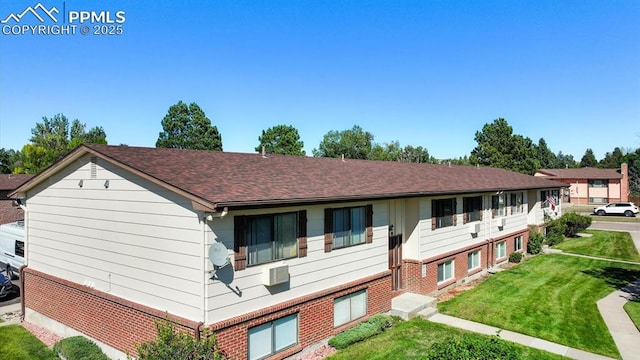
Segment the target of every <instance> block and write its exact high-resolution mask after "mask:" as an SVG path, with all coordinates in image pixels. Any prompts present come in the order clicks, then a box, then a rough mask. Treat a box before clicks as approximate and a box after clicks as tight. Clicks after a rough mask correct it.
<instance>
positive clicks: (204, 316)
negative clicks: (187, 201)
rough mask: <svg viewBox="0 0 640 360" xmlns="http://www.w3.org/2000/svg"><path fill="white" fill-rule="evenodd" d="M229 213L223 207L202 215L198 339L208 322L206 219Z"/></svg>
mask: <svg viewBox="0 0 640 360" xmlns="http://www.w3.org/2000/svg"><path fill="white" fill-rule="evenodd" d="M228 213H229V210H228V209H227V208H226V207H225V208H224V209H222V212H221V213H217V214H207V213H204V216H203V217H202V251H201V252H200V264H201V271H202V272H201V274H202V275H201V281H202V321H201V322H199V323H198V326H196V329H195V332H196V333H195V338H196V340H200V331H201V329H202V327H203V326H204V324H207V323H208V319H207V318H208V317H209V315H208V312H207V299H208V298H209V286H208V284H207V279H208V276H207V274H208V273H207V260H206V259H205V254H206V253H207V221H213V219H222V218H224V217H225V216H226V215H227V214H228Z"/></svg>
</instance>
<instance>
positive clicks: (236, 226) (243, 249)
mask: <svg viewBox="0 0 640 360" xmlns="http://www.w3.org/2000/svg"><path fill="white" fill-rule="evenodd" d="M245 218H246V217H245V216H235V217H234V218H233V238H234V239H233V252H234V256H233V259H234V264H233V268H234V269H235V270H244V269H245V268H246V267H247V242H246V239H245V229H244V222H245Z"/></svg>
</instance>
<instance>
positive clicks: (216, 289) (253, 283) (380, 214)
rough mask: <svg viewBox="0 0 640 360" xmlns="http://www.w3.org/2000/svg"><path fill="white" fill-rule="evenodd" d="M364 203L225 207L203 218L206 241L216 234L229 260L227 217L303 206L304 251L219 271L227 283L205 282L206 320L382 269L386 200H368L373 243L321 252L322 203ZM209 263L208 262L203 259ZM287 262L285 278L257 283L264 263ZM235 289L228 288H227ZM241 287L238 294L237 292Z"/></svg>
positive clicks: (230, 246)
mask: <svg viewBox="0 0 640 360" xmlns="http://www.w3.org/2000/svg"><path fill="white" fill-rule="evenodd" d="M366 204H368V203H349V204H328V205H326V206H312V207H306V208H302V207H290V208H278V209H264V210H261V211H245V212H233V211H232V212H230V213H229V214H228V215H227V216H226V217H225V218H223V219H214V220H213V222H209V227H208V230H210V231H211V233H210V234H209V236H208V242H210V241H212V240H213V239H216V240H217V241H221V242H223V243H224V244H225V245H226V247H227V248H228V249H229V254H230V259H231V263H233V216H236V215H255V214H268V213H281V212H282V213H284V212H291V211H297V210H302V209H306V210H307V246H308V250H307V256H306V257H303V258H292V259H286V260H281V261H276V262H274V263H269V264H261V265H256V266H247V268H246V269H245V270H241V271H235V272H232V267H231V266H230V265H228V266H226V267H225V268H222V269H220V270H218V271H219V274H218V275H219V277H220V278H221V279H228V277H229V276H231V277H232V282H231V283H230V284H229V287H227V286H226V285H225V284H224V283H222V282H221V281H217V280H216V281H211V280H210V281H208V284H209V285H208V289H207V292H208V298H207V302H206V303H207V318H206V320H205V322H206V323H207V324H211V323H214V322H216V321H221V320H224V319H228V318H231V317H234V316H238V315H241V314H244V313H248V312H251V311H255V310H258V309H261V308H265V307H268V306H271V305H275V304H278V303H280V302H283V301H287V300H290V299H294V298H297V297H300V296H304V295H308V294H312V293H315V292H318V291H321V290H323V289H328V288H331V287H334V286H336V285H340V284H344V283H348V282H350V281H355V280H358V279H362V278H365V277H368V276H371V275H373V274H378V273H381V272H384V271H385V270H387V269H388V263H387V261H388V257H387V248H388V245H387V226H386V225H387V222H388V210H387V202H386V201H378V202H373V242H372V243H371V244H367V243H363V244H358V245H354V246H350V247H346V248H340V249H333V250H332V251H331V252H328V253H325V252H324V209H325V208H326V207H334V208H337V207H343V206H360V205H366ZM208 264H209V265H210V263H209V262H208ZM278 264H286V265H288V266H289V274H290V281H289V282H288V283H286V284H281V285H276V286H273V287H266V286H264V285H262V271H263V269H264V268H268V267H270V266H274V265H278ZM232 289H233V290H235V292H234V291H232ZM238 292H241V296H240V295H238Z"/></svg>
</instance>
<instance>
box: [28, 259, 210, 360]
mask: <svg viewBox="0 0 640 360" xmlns="http://www.w3.org/2000/svg"><path fill="white" fill-rule="evenodd" d="M23 276H24V282H25V284H24V295H25V296H24V299H25V302H26V307H28V308H30V309H32V310H34V311H37V312H39V313H41V314H43V315H46V316H48V317H49V318H51V319H54V320H56V321H58V322H61V323H63V324H65V325H67V326H69V327H71V328H73V329H75V330H77V331H80V332H82V333H84V334H86V335H88V336H90V337H92V338H94V339H96V340H99V341H101V342H103V343H105V344H107V345H110V346H112V347H114V348H116V349H118V350H120V351H123V352H128V353H130V354H135V353H136V352H135V344H139V343H142V342H144V341H147V340H151V339H154V338H155V337H156V329H155V325H154V322H155V321H157V320H161V319H165V318H166V316H167V314H166V313H164V312H162V311H159V310H156V309H152V308H149V307H146V306H144V305H140V304H136V303H133V302H130V301H127V300H124V299H121V298H118V297H116V296H113V295H110V294H107V293H103V292H101V291H97V290H94V289H91V288H88V287H84V286H81V285H79V284H76V283H72V282H70V281H66V280H63V279H60V278H56V277H53V276H50V275H47V274H44V273H42V272H39V271H36V270H33V269H29V268H26V269H25V271H24V275H23ZM169 318H170V319H171V320H172V321H173V322H174V323H176V324H177V328H178V329H180V330H184V331H187V332H188V333H190V334H194V329H195V328H197V326H198V324H197V323H196V322H194V321H190V320H187V319H183V318H179V317H176V316H169Z"/></svg>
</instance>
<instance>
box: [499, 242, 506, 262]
mask: <svg viewBox="0 0 640 360" xmlns="http://www.w3.org/2000/svg"><path fill="white" fill-rule="evenodd" d="M506 256H507V242H506V241H502V242H499V243H497V244H496V259H501V258H503V257H506Z"/></svg>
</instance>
